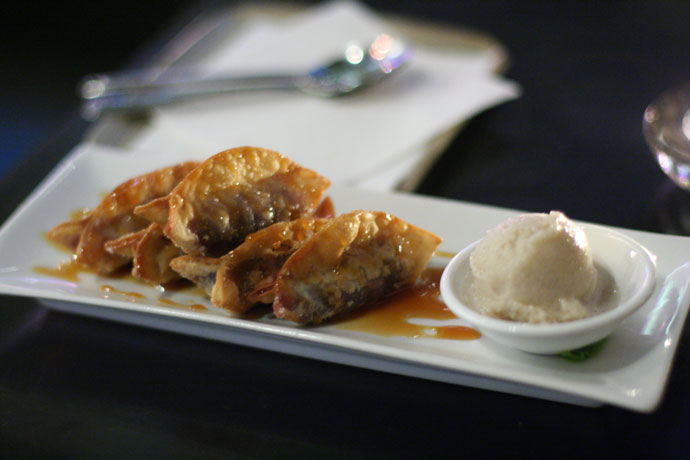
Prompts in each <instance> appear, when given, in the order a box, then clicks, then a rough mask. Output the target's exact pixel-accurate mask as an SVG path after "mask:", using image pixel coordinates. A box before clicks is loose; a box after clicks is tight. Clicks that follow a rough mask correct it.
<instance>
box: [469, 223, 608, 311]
mask: <svg viewBox="0 0 690 460" xmlns="http://www.w3.org/2000/svg"><path fill="white" fill-rule="evenodd" d="M470 268H471V271H472V277H473V280H472V284H471V289H470V290H471V297H472V303H473V305H474V307H475V308H476V309H477V310H479V311H480V312H482V313H483V314H485V315H490V316H494V317H498V318H503V319H508V320H513V321H522V322H531V323H543V322H561V321H570V320H573V319H579V318H584V317H586V316H589V314H590V312H589V310H588V309H587V308H586V304H587V303H588V302H590V300H591V298H592V297H593V295H594V291H595V290H596V284H597V271H596V269H595V267H594V264H593V262H592V254H591V251H590V248H589V244H588V242H587V237H586V235H585V233H584V231H583V230H582V229H581V228H579V227H577V226H576V225H575V224H573V222H572V221H570V220H569V219H568V218H567V217H566V216H565V215H564V214H563V213H561V212H557V211H552V212H551V213H549V214H523V215H520V216H517V217H514V218H511V219H508V220H507V221H505V222H503V223H502V224H500V225H499V226H497V227H495V228H493V229H491V230H489V232H487V234H486V235H485V237H484V238H483V239H482V241H481V242H480V243H479V244H478V245H477V248H476V249H475V250H474V252H473V253H472V254H471V256H470Z"/></svg>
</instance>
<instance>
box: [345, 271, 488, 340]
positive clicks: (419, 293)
mask: <svg viewBox="0 0 690 460" xmlns="http://www.w3.org/2000/svg"><path fill="white" fill-rule="evenodd" d="M442 272H443V269H442V268H428V269H426V270H425V271H424V273H422V276H421V277H420V279H419V281H418V282H417V283H416V284H415V285H414V286H412V287H410V288H408V289H405V290H403V291H401V292H399V293H397V294H395V295H393V296H391V297H389V298H388V299H385V300H383V301H381V302H379V303H377V304H375V305H372V306H371V307H367V308H364V309H362V310H358V311H356V312H354V313H351V314H349V315H347V316H346V317H344V318H342V319H341V320H340V321H339V322H338V323H336V324H335V327H336V328H338V329H344V330H350V331H358V332H368V333H370V334H375V335H381V336H385V337H393V336H399V337H411V338H429V339H450V340H474V339H478V338H479V337H480V333H479V331H477V330H476V329H473V328H471V327H466V326H458V325H443V326H426V325H420V324H413V323H411V322H410V321H409V320H410V319H412V318H419V319H433V320H450V319H455V318H456V316H455V315H454V314H453V312H451V311H450V310H449V309H448V307H447V306H446V305H445V304H444V303H443V302H442V301H441V300H440V299H439V296H440V288H439V283H440V280H441V273H442Z"/></svg>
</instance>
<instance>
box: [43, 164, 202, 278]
mask: <svg viewBox="0 0 690 460" xmlns="http://www.w3.org/2000/svg"><path fill="white" fill-rule="evenodd" d="M197 165H198V163H196V162H186V163H181V164H178V165H175V166H171V167H168V168H163V169H159V170H157V171H154V172H151V173H148V174H144V175H141V176H138V177H135V178H132V179H130V180H128V181H126V182H124V183H122V184H120V185H118V186H117V187H116V188H115V189H114V190H113V191H112V192H111V193H110V194H108V196H106V197H105V198H104V199H103V201H101V203H100V204H99V205H98V206H96V207H95V208H94V209H93V210H92V211H91V212H89V213H88V214H87V215H86V216H85V217H83V218H81V219H78V220H75V221H68V222H65V223H62V224H60V225H58V226H57V227H55V228H53V229H52V230H51V231H50V232H48V234H47V237H48V238H49V239H51V240H53V241H55V242H56V243H58V244H61V245H63V246H65V247H67V248H68V249H70V250H73V251H74V258H75V260H76V262H78V263H79V264H81V265H84V266H87V267H90V268H92V269H94V270H96V271H97V272H98V273H100V274H110V273H112V272H113V271H115V270H117V269H118V268H120V267H122V266H123V265H125V264H127V263H128V262H129V260H130V258H128V257H124V256H121V255H118V254H110V253H109V252H107V251H106V250H105V247H104V244H105V242H107V241H110V240H114V239H117V238H119V237H121V236H123V235H126V234H128V233H133V232H136V231H139V230H141V229H144V228H146V227H147V226H148V225H149V224H150V222H149V221H147V220H146V219H144V218H141V217H139V216H136V215H134V213H133V210H134V208H135V207H136V206H138V205H140V204H143V203H147V202H149V201H150V200H153V199H155V198H158V197H161V196H165V195H167V194H168V193H170V191H171V190H172V189H173V187H174V186H175V185H177V184H178V183H179V182H180V181H181V180H182V179H183V178H184V177H185V176H186V175H187V174H188V173H189V172H190V171H192V170H193V169H194V168H195V167H196V166H197Z"/></svg>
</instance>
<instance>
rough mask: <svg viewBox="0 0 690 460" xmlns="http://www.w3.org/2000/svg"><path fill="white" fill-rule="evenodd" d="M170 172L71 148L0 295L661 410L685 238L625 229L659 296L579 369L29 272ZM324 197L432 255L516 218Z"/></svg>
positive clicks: (11, 241)
mask: <svg viewBox="0 0 690 460" xmlns="http://www.w3.org/2000/svg"><path fill="white" fill-rule="evenodd" d="M172 162H173V161H162V160H161V157H159V156H148V155H136V156H134V155H126V154H123V153H122V151H115V150H110V149H107V148H105V147H102V146H97V145H86V146H82V147H80V148H78V149H77V150H75V152H73V154H71V155H70V156H69V157H68V158H67V159H66V160H65V161H63V162H62V163H61V164H60V165H59V166H58V167H57V168H56V169H55V171H54V172H53V173H52V174H51V175H50V176H49V177H48V178H46V179H45V180H44V182H43V183H42V185H41V186H40V187H38V188H37V189H36V190H35V191H34V192H33V193H32V194H31V196H30V197H29V198H27V200H26V201H25V202H24V204H23V205H22V206H21V207H20V208H19V209H18V210H17V211H16V212H15V213H14V214H13V215H12V216H11V217H10V218H9V219H8V221H7V222H5V224H4V225H3V227H2V229H0V293H5V294H11V295H20V296H28V297H36V298H38V299H41V300H42V302H43V303H44V304H45V305H47V306H48V307H50V308H55V309H58V310H63V311H68V312H72V313H78V314H83V315H90V316H95V317H100V318H106V319H110V320H115V321H122V322H127V323H132V324H137V325H140V326H144V327H152V328H158V329H164V330H168V331H173V332H177V333H182V334H189V335H195V336H200V337H205V338H208V339H212V340H221V341H227V342H232V343H238V344H242V345H247V346H252V347H258V348H263V349H268V350H273V351H277V352H282V353H291V354H296V355H300V356H306V357H310V358H315V359H322V360H327V361H332V362H337V363H342V364H347V365H352V366H360V367H365V368H370V369H376V370H379V371H386V372H392V373H398V374H403V375H410V376H415V377H420V378H424V379H430V380H437V381H442V382H447V383H453V384H458V385H465V386H473V387H479V388H484V389H490V390H496V391H503V392H509V393H514V394H520V395H526V396H532V397H538V398H545V399H552V400H557V401H563V402H569V403H575V404H582V405H591V406H596V405H601V404H612V405H617V406H621V407H625V408H628V409H632V410H636V411H641V412H649V411H652V410H654V408H655V407H656V406H657V405H658V403H659V402H660V400H661V397H662V395H663V391H664V388H665V385H666V382H667V380H668V376H669V372H670V369H671V364H672V361H673V355H674V353H675V351H676V347H677V342H678V339H679V337H680V333H681V330H682V327H683V323H684V320H685V317H686V315H687V312H688V307H689V305H690V292H689V290H688V285H689V280H690V238H684V237H675V236H668V235H659V234H652V233H644V232H637V231H630V230H621V231H622V232H623V233H626V234H628V235H629V236H631V237H633V238H635V239H637V240H638V241H639V242H640V243H641V244H643V245H644V246H646V248H647V249H649V251H650V252H651V253H652V254H654V256H655V257H656V261H657V280H656V282H657V284H656V288H655V291H654V293H653V294H652V296H651V298H650V299H649V300H648V301H647V303H646V304H645V305H644V306H643V307H642V308H641V309H640V310H639V311H638V312H637V313H636V314H635V315H633V316H632V317H630V318H629V319H628V320H626V321H625V322H624V323H623V324H622V326H621V327H619V328H618V329H617V330H616V331H615V332H614V333H613V334H612V335H611V336H610V337H609V339H608V340H607V341H606V342H605V346H604V347H603V349H602V350H601V351H600V352H599V353H598V354H596V355H595V356H594V357H592V358H590V359H588V360H585V361H582V362H570V361H566V360H564V359H562V358H559V357H551V356H537V355H530V354H527V353H522V352H518V351H513V350H509V349H505V348H503V347H501V346H499V345H496V344H493V343H491V342H490V341H489V340H487V339H484V338H481V339H478V340H471V341H460V340H440V339H432V338H418V339H411V338H404V337H383V336H377V335H372V334H366V333H359V332H353V331H347V330H342V329H338V328H337V326H334V325H329V326H321V327H297V326H294V325H292V324H291V323H287V322H282V321H276V320H270V319H262V320H250V319H243V318H237V317H233V316H232V315H230V314H229V313H227V312H225V311H222V310H219V309H217V308H215V307H214V306H213V305H212V304H211V303H210V302H209V301H208V300H206V299H204V298H202V297H200V296H198V295H194V294H192V293H190V292H186V293H185V292H183V291H178V292H164V291H162V290H159V289H156V288H153V287H147V286H145V285H143V284H139V283H135V282H132V281H127V280H122V279H120V280H118V279H106V278H100V277H97V276H94V275H88V274H81V275H80V277H79V281H77V282H70V281H67V280H65V279H60V278H54V277H50V276H47V275H42V274H40V273H38V272H37V271H36V270H35V267H36V266H44V267H55V266H56V265H57V264H58V263H60V262H61V261H64V260H66V259H67V258H68V255H67V254H66V253H64V252H61V251H60V250H58V249H56V248H54V247H53V246H52V245H51V244H49V243H48V242H46V240H45V239H44V237H43V235H44V233H45V232H46V231H47V230H49V229H50V228H52V226H54V225H55V224H57V223H59V222H61V221H64V220H65V219H66V218H67V217H68V216H69V214H70V213H71V212H73V211H75V210H76V209H79V208H82V207H91V206H94V205H95V204H97V202H98V201H99V199H100V198H101V197H102V196H103V194H104V193H105V192H108V191H109V190H110V189H112V188H113V187H114V186H115V185H117V184H118V183H120V182H122V181H124V180H125V179H127V178H130V177H132V176H134V175H136V174H139V173H143V172H146V171H148V170H151V169H154V168H157V167H161V166H166V165H168V164H171V163H172ZM330 195H331V196H332V198H333V200H334V202H335V204H336V208H337V211H338V212H346V211H349V210H353V209H370V210H381V211H386V212H390V213H392V214H394V215H396V216H398V217H400V218H402V219H405V220H407V221H409V222H411V223H413V224H415V225H418V226H421V227H423V228H426V229H428V230H430V231H432V232H434V233H436V234H438V235H439V236H441V237H442V238H443V243H442V245H441V247H440V248H439V249H440V251H446V252H451V253H454V252H457V251H459V250H460V249H462V248H463V247H464V246H466V245H467V244H469V243H471V242H472V241H474V240H477V239H478V238H480V237H481V236H482V235H483V234H484V232H485V231H486V230H487V229H488V228H490V227H492V226H494V225H496V224H497V223H499V222H500V221H502V220H504V219H505V218H507V217H509V216H512V215H514V214H516V211H510V210H504V209H497V208H490V207H486V206H479V205H473V204H468V203H461V202H457V201H450V200H440V199H432V198H427V197H421V196H415V195H408V194H400V193H397V194H395V193H373V192H370V191H364V190H354V189H344V188H335V187H334V188H333V189H332V190H330ZM565 211H566V212H567V210H565ZM445 261H447V259H445ZM432 263H434V264H442V263H444V259H443V258H435V259H434V261H432ZM104 285H111V286H113V287H114V288H115V291H111V292H109V293H108V292H104V291H103V289H102V287H103V286H104ZM118 291H119V292H120V293H118ZM126 292H136V293H139V294H140V295H141V296H140V297H134V296H130V295H127V294H124V293H126ZM161 299H168V300H171V301H174V302H176V303H178V304H182V305H190V304H192V303H196V304H202V305H203V306H204V307H205V308H206V309H205V310H202V311H196V310H193V309H191V308H185V307H178V306H167V305H166V304H165V303H163V302H161ZM458 321H459V323H460V324H462V320H458Z"/></svg>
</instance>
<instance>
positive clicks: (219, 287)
mask: <svg viewBox="0 0 690 460" xmlns="http://www.w3.org/2000/svg"><path fill="white" fill-rule="evenodd" d="M327 222H328V219H323V218H317V217H302V218H300V219H296V220H292V221H287V222H278V223H275V224H273V225H271V226H269V227H266V228H264V229H262V230H259V231H258V232H256V233H252V234H251V235H248V236H247V238H246V239H245V241H244V243H242V244H241V245H239V246H238V247H236V248H235V249H233V250H232V251H230V252H229V253H228V254H227V255H225V256H223V257H221V258H210V257H203V256H182V257H178V258H176V259H173V260H172V262H171V266H172V268H173V270H175V271H177V272H178V273H180V274H181V275H182V276H183V277H185V278H187V279H189V280H191V281H193V282H194V283H196V284H197V285H198V286H199V287H200V288H202V289H203V290H204V291H205V292H206V293H207V294H208V295H209V296H210V297H211V300H212V302H213V304H214V305H215V306H217V307H219V308H224V309H227V310H230V311H232V312H234V313H244V312H245V311H247V310H249V309H250V308H251V307H252V306H253V305H254V304H256V303H272V302H273V286H274V283H275V280H276V276H277V274H278V272H279V271H280V269H281V267H282V266H283V264H284V263H285V261H286V260H287V259H288V258H289V257H290V256H291V255H292V254H293V253H294V252H295V251H296V250H297V249H299V248H300V247H301V246H302V244H304V242H306V241H307V240H309V238H311V237H312V236H313V235H314V234H315V233H316V232H318V231H319V230H320V229H321V228H322V227H323V226H325V225H326V223H327Z"/></svg>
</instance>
